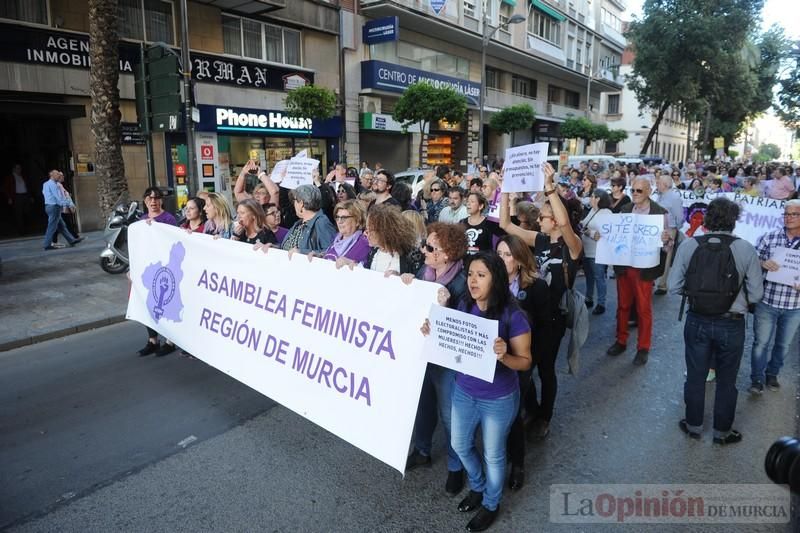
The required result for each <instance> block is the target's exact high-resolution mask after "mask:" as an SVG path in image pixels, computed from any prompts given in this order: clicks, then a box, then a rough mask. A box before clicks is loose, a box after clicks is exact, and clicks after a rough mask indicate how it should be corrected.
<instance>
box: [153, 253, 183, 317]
mask: <svg viewBox="0 0 800 533" xmlns="http://www.w3.org/2000/svg"><path fill="white" fill-rule="evenodd" d="M185 256H186V249H185V248H184V247H183V244H181V243H175V244H174V245H173V246H172V249H171V250H170V251H169V263H167V265H166V266H164V265H162V264H161V262H158V263H153V264H151V265H149V266H148V267H147V268H145V269H144V273H143V274H142V283H144V286H145V287H147V289H148V290H149V291H150V293H149V294H148V295H147V310H148V311H150V316H152V317H153V320H155V321H156V322H158V321H159V320H161V318H167V319H169V320H172V321H173V322H180V321H181V311H183V302H182V301H181V296H180V285H181V280H182V279H183V270H182V269H181V264H182V263H183V258H184V257H185Z"/></svg>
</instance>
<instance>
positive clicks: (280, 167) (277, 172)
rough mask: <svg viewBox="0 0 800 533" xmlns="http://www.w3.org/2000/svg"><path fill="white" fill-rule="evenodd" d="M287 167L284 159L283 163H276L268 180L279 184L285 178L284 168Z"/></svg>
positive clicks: (287, 163)
mask: <svg viewBox="0 0 800 533" xmlns="http://www.w3.org/2000/svg"><path fill="white" fill-rule="evenodd" d="M288 166H289V160H288V159H284V160H283V161H278V162H277V163H275V166H274V167H272V174H271V175H270V177H269V179H271V180H272V181H273V183H280V182H282V181H283V178H285V177H286V168H287V167H288Z"/></svg>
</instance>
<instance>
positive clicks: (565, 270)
mask: <svg viewBox="0 0 800 533" xmlns="http://www.w3.org/2000/svg"><path fill="white" fill-rule="evenodd" d="M543 170H544V175H545V182H544V190H545V196H547V198H548V200H547V203H545V204H544V205H543V206H542V208H541V210H540V212H539V225H540V231H534V230H524V229H522V228H520V227H519V226H517V225H516V224H514V223H512V222H511V216H510V212H509V205H508V202H509V200H508V194H507V193H503V195H502V199H501V202H500V227H501V228H502V229H504V230H505V231H507V232H508V233H509V234H510V235H516V236H517V237H519V238H521V239H522V240H523V241H524V242H525V244H527V245H528V246H530V247H531V248H533V255H534V257H535V258H536V262H537V263H538V266H539V274H540V276H541V277H542V278H543V279H544V280H545V281H546V282H547V283H548V285H549V286H550V313H551V317H552V324H551V327H549V328H546V329H547V331H549V332H550V336H549V339H550V342H549V343H548V346H547V347H546V349H544V350H543V351H542V357H541V359H540V360H538V361H537V366H538V368H539V377H540V378H541V380H542V397H541V402H539V401H537V396H536V387H535V385H534V384H532V386H531V387H532V389H531V393H530V394H529V395H528V402H527V405H526V408H527V411H528V415H529V418H530V420H531V425H530V428H529V429H530V431H531V433H532V435H533V436H535V437H537V438H545V437H547V435H548V434H549V433H550V420H551V419H552V417H553V407H554V405H555V400H556V392H557V390H558V381H557V378H556V368H555V365H556V356H557V355H558V347H559V345H560V344H561V338H562V337H563V336H564V333H565V332H566V328H567V324H566V319H565V317H564V315H563V314H562V313H561V310H560V309H559V304H560V302H561V298H562V296H563V295H564V293H565V292H566V290H567V288H568V287H572V284H573V283H574V282H575V275H576V274H577V272H578V264H579V260H580V258H581V254H582V252H583V243H582V242H581V239H580V237H578V235H577V232H576V231H575V228H573V227H572V221H571V218H572V217H571V216H570V213H569V212H568V210H567V208H566V206H565V205H564V201H563V200H562V199H561V197H560V196H559V195H558V194H556V189H555V184H554V183H553V175H554V174H555V171H554V170H553V167H552V166H550V164H545V165H544V167H543Z"/></svg>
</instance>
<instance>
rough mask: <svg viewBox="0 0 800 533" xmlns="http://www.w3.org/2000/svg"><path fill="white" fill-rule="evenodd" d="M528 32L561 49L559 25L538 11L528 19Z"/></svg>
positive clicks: (534, 11) (535, 10)
mask: <svg viewBox="0 0 800 533" xmlns="http://www.w3.org/2000/svg"><path fill="white" fill-rule="evenodd" d="M528 32H530V33H532V34H534V35H536V36H537V37H539V38H540V39H544V40H545V41H549V42H551V43H553V44H554V45H556V46H558V47H559V48H561V23H560V22H559V21H557V20H556V19H554V18H553V17H550V16H548V15H545V14H544V13H542V12H540V11H539V10H538V9H534V10H533V16H532V17H528Z"/></svg>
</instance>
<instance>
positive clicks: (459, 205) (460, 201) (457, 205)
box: [439, 187, 467, 224]
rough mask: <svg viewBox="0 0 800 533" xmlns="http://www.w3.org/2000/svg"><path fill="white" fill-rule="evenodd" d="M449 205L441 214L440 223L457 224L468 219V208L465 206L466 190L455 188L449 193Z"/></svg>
mask: <svg viewBox="0 0 800 533" xmlns="http://www.w3.org/2000/svg"><path fill="white" fill-rule="evenodd" d="M447 197H448V200H449V204H448V206H447V207H445V208H444V209H442V211H441V212H440V213H439V222H447V223H449V224H456V223H458V222H461V221H462V220H464V219H465V218H467V206H466V205H464V189H462V188H461V187H453V188H451V189H450V192H449V193H447Z"/></svg>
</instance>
